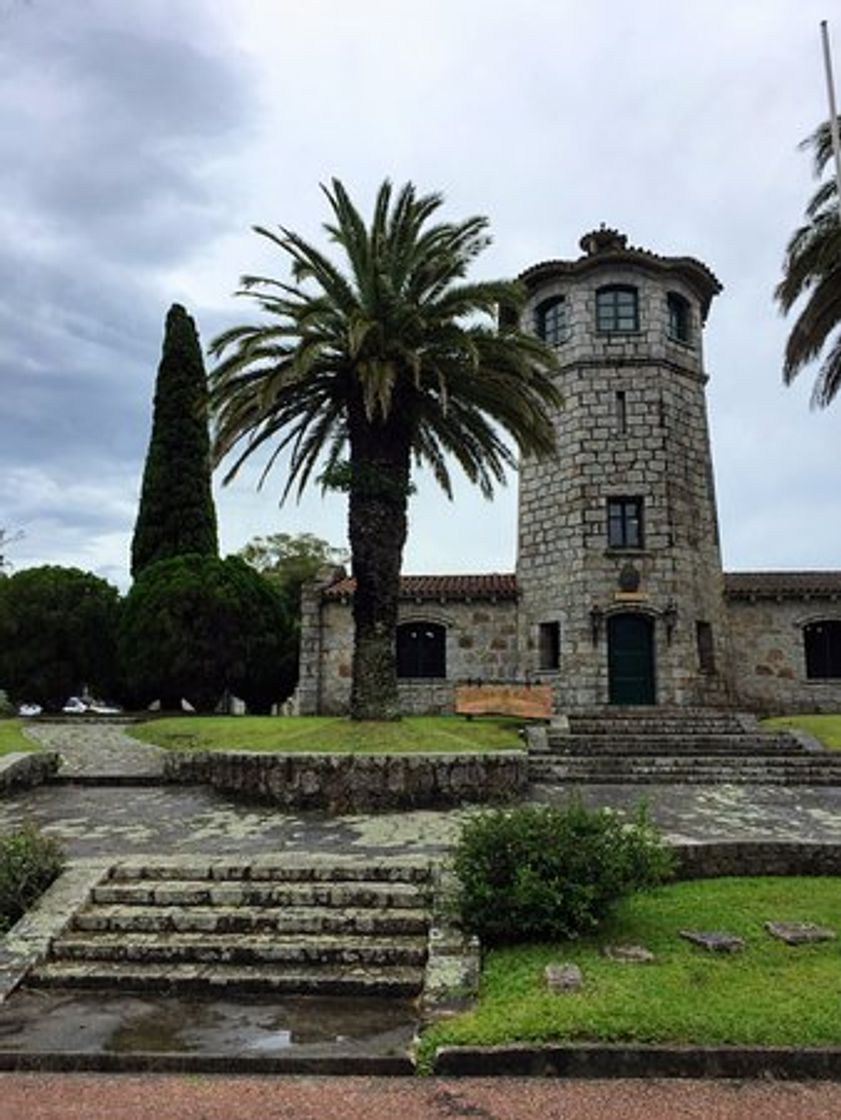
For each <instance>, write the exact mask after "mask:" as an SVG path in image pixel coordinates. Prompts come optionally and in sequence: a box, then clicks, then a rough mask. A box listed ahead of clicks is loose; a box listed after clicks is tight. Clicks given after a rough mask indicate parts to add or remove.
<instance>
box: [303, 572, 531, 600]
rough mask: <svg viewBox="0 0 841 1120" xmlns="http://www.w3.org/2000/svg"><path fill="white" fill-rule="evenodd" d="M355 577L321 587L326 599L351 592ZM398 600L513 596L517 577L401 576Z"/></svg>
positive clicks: (492, 575) (337, 597)
mask: <svg viewBox="0 0 841 1120" xmlns="http://www.w3.org/2000/svg"><path fill="white" fill-rule="evenodd" d="M355 588H356V580H355V579H351V578H350V577H348V578H346V579H340V580H338V581H337V582H336V583H332V584H331V585H330V586H329V587H326V588H325V589H324V597H325V598H326V599H344V598H347V597H348V596H349V595H352V594H353V592H354V590H355ZM400 598H401V599H438V600H440V599H462V600H463V599H516V598H517V577H516V576H515V575H514V573H513V572H502V573H499V572H490V573H487V574H483V575H457V576H401V577H400Z"/></svg>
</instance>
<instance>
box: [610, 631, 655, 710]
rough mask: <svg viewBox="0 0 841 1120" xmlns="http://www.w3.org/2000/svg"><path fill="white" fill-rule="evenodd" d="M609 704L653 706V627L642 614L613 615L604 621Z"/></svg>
mask: <svg viewBox="0 0 841 1120" xmlns="http://www.w3.org/2000/svg"><path fill="white" fill-rule="evenodd" d="M607 651H608V652H607V657H608V674H609V680H610V684H609V695H610V702H611V704H653V703H654V702H655V688H654V626H653V623H652V621H651V619H650V618H647V617H646V616H645V615H642V614H615V615H612V616H611V617H610V618H609V619H608V620H607Z"/></svg>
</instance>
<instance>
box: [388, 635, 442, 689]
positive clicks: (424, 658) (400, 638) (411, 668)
mask: <svg viewBox="0 0 841 1120" xmlns="http://www.w3.org/2000/svg"><path fill="white" fill-rule="evenodd" d="M446 675H447V631H446V629H445V628H444V627H443V626H441V625H440V624H439V623H437V622H404V623H401V625H400V626H398V627H397V676H398V677H446Z"/></svg>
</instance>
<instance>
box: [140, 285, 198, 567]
mask: <svg viewBox="0 0 841 1120" xmlns="http://www.w3.org/2000/svg"><path fill="white" fill-rule="evenodd" d="M210 473H211V470H210V435H209V432H208V420H207V378H206V374H205V370H204V361H203V359H202V352H201V347H200V345H199V339H198V335H197V333H196V327H195V324H194V322H193V320H192V318H191V317H190V316H189V315H188V314H187V312H186V311H185V310H184V308H183V307H181V305H180V304H177V303H175V304H173V305H172V307H171V308H170V310H169V314H168V315H167V317H166V329H165V332H164V343H163V353H162V356H161V362H160V365H159V366H158V377H157V382H156V385H155V401H154V408H153V419H152V435H151V439H150V441H149V451H148V454H147V456H146V465H145V467H144V471H143V486H142V489H141V495H140V506H139V508H138V512H137V521H136V523H135V527H134V538H133V540H132V546H131V571H132V575H133V576H135V577H136V576H138V575H139V574H140V572H142V571H143V570H144V568H147V567H148V566H149V565H150V564H154V563H155V562H156V561H158V560H167V559H169V558H170V557H172V556H182V555H184V554H186V553H201V554H202V555H205V556H216V554H217V552H218V541H217V535H216V511H215V508H214V505H213V495H212V493H211V486H210Z"/></svg>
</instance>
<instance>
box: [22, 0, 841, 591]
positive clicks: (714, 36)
mask: <svg viewBox="0 0 841 1120" xmlns="http://www.w3.org/2000/svg"><path fill="white" fill-rule="evenodd" d="M838 12H839V9H838V6H837V5H829V4H826V3H823V4H818V3H816V2H815V0H799V2H795V0H705V2H704V3H697V4H686V5H679V4H676V3H675V2H674V0H637V3H635V4H625V3H621V2H620V0H520V2H519V3H517V4H511V3H505V4H503V3H501V2H497V0H425V2H424V3H423V4H418V3H416V2H414V0H413V2H408V0H383V2H380V0H354V2H353V3H349V2H348V0H306V2H305V3H302V2H300V0H296V2H291V0H132V2H131V3H123V2H121V0H0V168H2V173H0V390H2V393H1V394H0V528H5V529H6V530H7V531H10V532H14V531H16V530H22V531H23V533H24V534H25V536H24V537H23V539H22V540H20V541H19V542H18V543H17V544H15V545H14V546H13V547H12V548H11V549H10V551H9V559H11V560H12V561H13V563H14V566H15V568H16V569H20V568H23V567H28V566H30V565H34V564H43V563H56V564H72V565H77V566H79V567H82V568H87V569H91V570H93V571H96V572H97V573H98V574H100V575H103V576H105V577H106V578H108V579H110V580H112V581H114V582H116V583H118V584H119V585H120V586H122V587H125V586H126V585H127V582H128V574H127V567H128V551H129V542H130V538H131V531H132V527H133V523H134V517H135V513H136V502H137V493H138V489H139V484H140V477H141V472H142V467H143V459H144V456H145V452H146V447H147V443H148V438H149V428H150V420H151V398H152V392H153V387H154V378H155V373H156V368H157V364H158V361H159V358H160V348H161V337H162V329H163V321H164V317H165V315H166V311H167V308H168V307H169V305H170V304H171V303H172V302H174V301H176V300H177V301H180V302H182V303H184V304H185V305H186V306H187V307H188V309H189V310H190V311H191V313H192V314H193V315H194V317H195V319H196V322H197V324H198V326H199V329H200V332H201V335H202V339H203V341H204V342H205V343H206V342H208V341H209V340H210V339H211V338H212V337H213V336H214V335H215V334H216V333H217V332H218V331H220V330H221V329H223V328H224V327H227V326H229V325H232V324H234V323H237V322H243V321H249V320H251V319H252V318H253V317H254V316H253V314H252V311H251V308H250V306H249V305H248V304H247V303H246V302H244V301H242V300H239V301H238V300H235V299H233V298H232V292H233V291H234V289H235V288H236V286H237V281H238V278H239V276H240V274H241V273H243V272H254V271H258V272H269V273H274V274H276V275H284V276H285V267H286V266H285V261H284V260H283V258H281V257H280V255H279V254H277V252H275V253H274V254H273V253H272V252H271V250H270V247H269V246H268V245H264V243H263V241H262V239H260V238H258V237H257V236H256V235H255V234H254V233H252V232H251V230H250V227H251V226H252V225H253V224H254V223H262V224H265V225H272V224H276V223H283V224H284V225H287V226H289V227H291V228H293V229H296V230H298V231H299V232H301V233H302V234H304V235H305V236H307V237H310V238H314V239H317V238H318V237H319V223H320V221H321V220H322V219H323V218H324V217H325V213H324V205H323V201H322V197H321V195H320V192H319V190H318V184H319V182H323V181H326V180H328V179H329V178H330V177H331V176H333V175H336V176H338V177H340V178H341V179H343V180H344V182H345V183H346V185H347V186H348V187H349V189H350V190H351V192H352V193H353V195H354V197H355V198H357V199H358V200H359V201H361V202H363V203H365V204H366V206H367V202H368V200H370V198H371V197H372V195H373V192H374V190H375V189H376V186H377V184H378V183H379V182H380V181H381V180H382V179H383V178H384V177H385V176H390V177H391V178H392V179H393V180H395V181H396V182H397V183H402V182H404V181H405V180H407V179H412V180H413V181H414V182H416V183H417V184H418V186H419V187H420V188H422V189H424V190H439V189H440V190H442V191H444V193H445V194H446V197H447V206H446V210H445V211H444V216H445V217H450V218H452V219H454V220H455V219H460V218H463V217H466V216H467V215H469V214H473V213H477V212H478V213H484V214H487V215H488V216H489V218H490V220H491V226H492V232H493V236H494V244H493V245H492V247H491V248H490V249H489V250H488V251H487V253H486V254H485V255H484V257H483V258H482V259H481V260H480V261H479V262H478V265H477V268H476V273H477V274H479V275H482V276H487V277H491V276H510V275H513V274H516V273H518V272H520V271H521V270H522V269H523V268H525V267H526V266H528V265H529V264H532V263H534V262H536V261H538V260H542V259H545V258H547V257H570V258H573V257H576V256H578V255H579V249H578V239H579V238H580V236H581V234H582V233H584V232H585V231H586V230H589V229H592V228H593V227H594V226H597V225H598V224H599V223H601V222H606V223H607V224H608V225H610V226H615V227H618V228H619V229H621V230H623V231H624V232H625V233H627V234H628V235H629V241H630V243H631V244H633V245H641V246H643V247H646V248H649V249H652V250H654V251H656V252H660V253H665V254H687V255H692V256H696V257H699V258H700V259H701V260H703V261H704V262H705V263H706V264H708V265H709V266H710V267H711V268H712V269H713V271H714V272H715V273H716V275H717V276H718V277H719V278H720V279H721V281H722V283H723V285H724V292H723V294H722V295H721V296H720V297H718V299H717V300H716V301H715V303H714V304H713V308H712V312H711V315H710V319H709V323H708V328H707V332H706V362H707V368H708V371H709V373H710V384H709V406H710V419H711V428H712V439H713V449H714V456H715V469H716V479H717V486H718V496H719V510H720V515H721V521H722V540H723V548H724V561H725V566H726V567H727V568H729V569H739V568H751V569H753V568H760V569H763V568H815V567H841V516H839V502H840V501H841V497H840V496H839V495H841V455H839V438H838V437H839V431H841V402H839V403H838V404H836V406H835V407H834V408H830V409H829V410H827V411H825V412H823V413H816V412H813V411H811V410H810V408H809V392H810V389H811V382H812V377H811V375H810V374H809V373H808V372H807V373H806V374H803V375H802V376H801V379H800V380H801V381H802V384H797V385H796V386H795V387H793V388H791V389H785V388H783V387H782V385H781V379H780V365H781V353H782V349H783V345H784V340H785V336H786V324H785V322H784V321H783V320H781V319H780V317H779V315H778V313H777V311H776V309H775V306H774V303H773V299H772V292H773V288H774V285H775V284H776V282H777V280H778V279H779V275H780V265H781V260H782V256H783V250H784V247H785V244H786V241H787V239H788V236H789V235H790V233H791V231H792V230H793V229H794V228H795V226H796V225H797V224H798V223H799V222H800V219H801V215H802V212H803V208H804V205H805V203H806V201H807V199H808V197H809V195H810V193H811V191H812V189H813V181H812V179H811V167H810V164H809V159H808V157H807V156H806V155H805V154H803V153H801V152H799V151H798V148H797V145H798V142H799V141H800V140H801V139H802V138H803V137H804V136H806V135H807V134H808V133H810V132H811V131H812V129H813V128H814V126H815V125H816V124H817V123H818V122H819V121H820V120H822V119H824V118H825V117H826V115H827V110H826V97H825V88H824V78H823V73H822V69H821V56H820V40H819V30H818V25H819V21H820V19H821V18H823V17H824V16H828V17H829V18H830V30H831V33H832V35H833V42H834V45H835V50H836V54H837V61H836V69H837V70H839V71H841V15H839V14H838ZM833 14H835V16H836V17H837V18H836V19H835V21H834V23H833V19H832V17H833ZM255 481H256V471H249V472H244V473H243V474H242V475H241V476H240V478H239V479H238V480H237V482H236V483H235V484H233V485H231V486H229V487H227V488H226V489H224V490H219V491H218V497H217V505H218V512H219V520H220V529H221V538H222V547H223V550H224V551H225V552H228V551H235V550H236V549H238V548H240V547H241V546H242V545H243V544H244V543H245V542H246V541H247V540H248V539H249V538H250V537H252V536H254V535H256V534H266V533H271V532H276V531H287V532H304V531H310V532H315V533H317V534H319V535H321V536H324V537H326V538H328V539H329V540H330V541H331V542H332V543H334V544H339V545H341V544H343V543H344V540H345V514H344V505H343V501H342V499H341V498H340V497H338V496H331V497H328V498H327V499H323V498H322V497H321V495H320V493H318V492H314V493H313V494H312V495H311V496H310V497H309V498H307V499H306V500H305V501H303V502H301V504H299V505H295V504H294V503H292V504H288V505H287V506H285V507H283V508H281V509H279V508H278V504H277V497H278V494H279V492H280V490H281V488H282V485H283V482H284V475H283V468H282V466H281V467H280V468H279V469H277V470H276V472H275V474H274V475H273V476H271V477H270V478H269V481H268V483H267V484H266V486H265V487H264V489H263V491H262V492H260V493H258V492H257V491H256V489H255ZM411 525H412V528H411V533H410V537H409V542H408V545H407V550H406V556H405V563H404V570H406V571H409V572H423V571H430V572H434V571H438V572H457V571H494V570H496V571H500V570H511V569H512V568H513V564H514V552H515V525H516V479H512V482H511V485H509V487H508V488H507V489H506V490H505V491H503V492H501V493H500V494H499V495H498V497H497V498H496V500H495V501H494V502H493V503H492V504H489V503H487V502H485V501H484V500H483V499H482V498H480V497H479V496H478V495H476V494H474V493H472V492H471V491H470V489H469V487H468V486H467V485H466V484H464V485H462V486H460V487H459V489H458V491H457V497H456V501H455V503H454V504H453V505H452V506H448V504H447V503H446V500H445V499H444V498H443V497H441V496H439V495H438V493H437V492H436V491H435V490H434V488H433V487H432V485H431V484H429V483H428V482H427V481H425V480H424V479H421V480H420V486H419V492H418V495H417V496H416V497H415V498H414V499H413V502H412V510H411Z"/></svg>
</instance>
